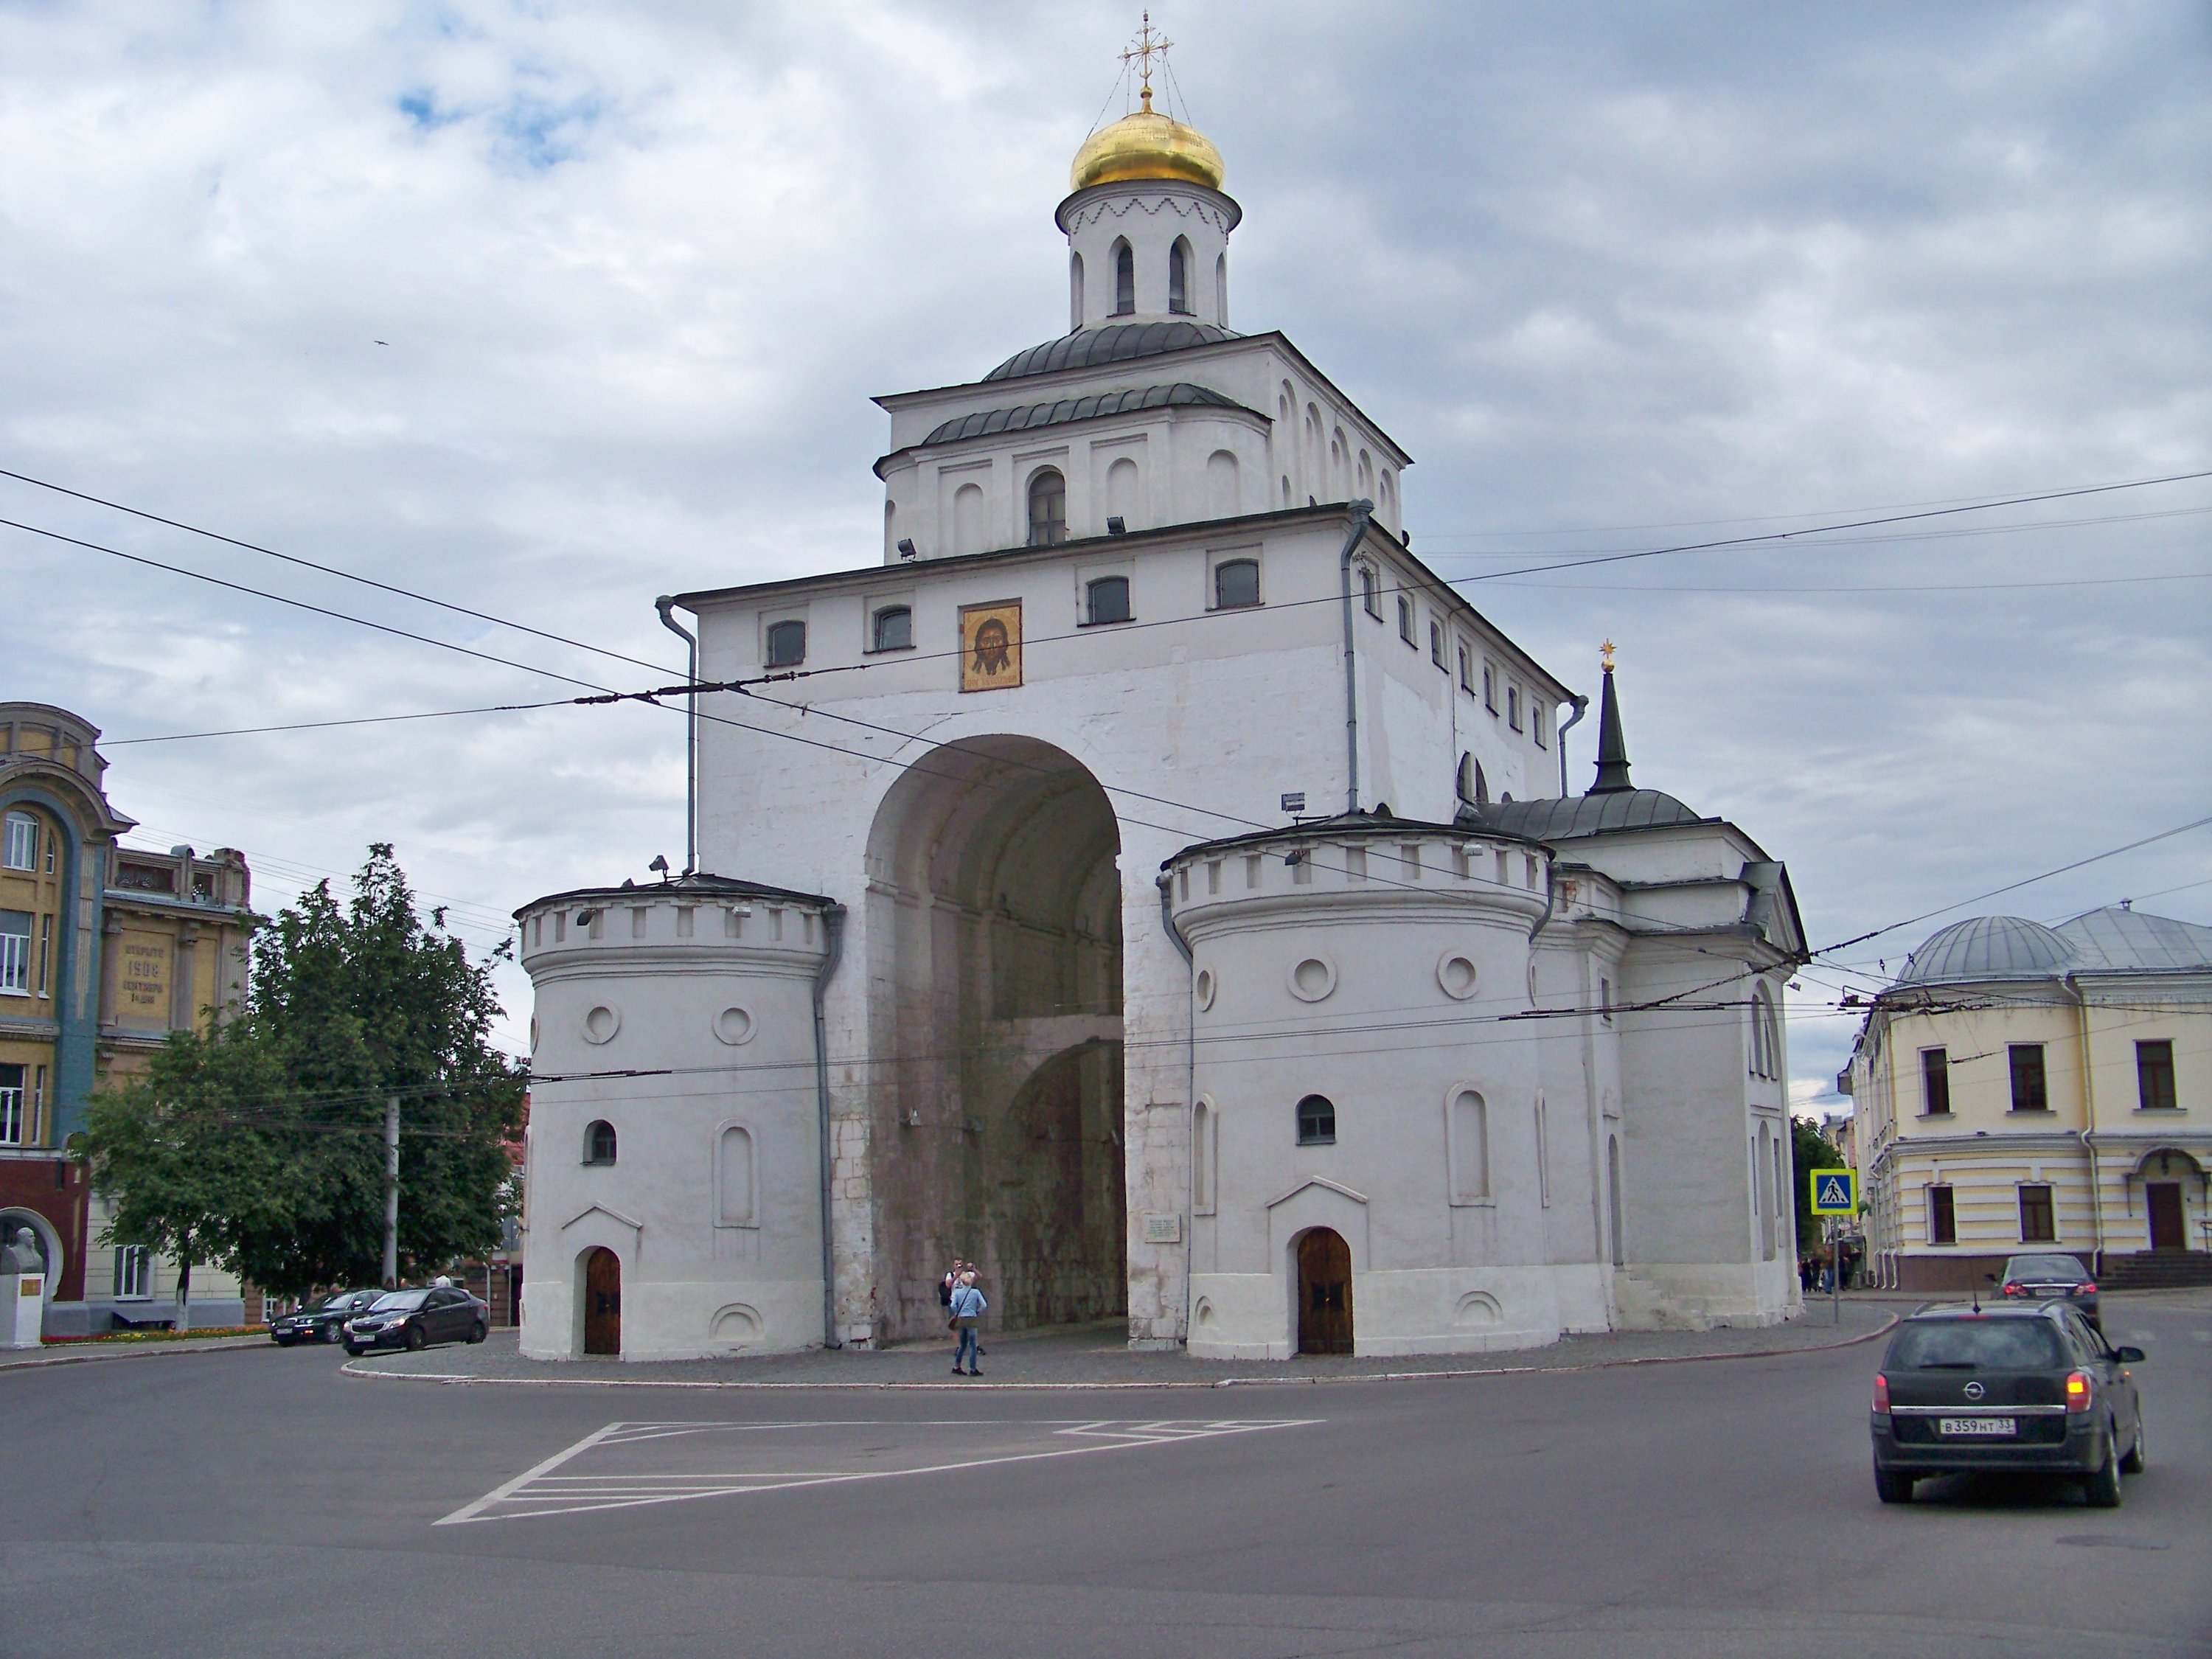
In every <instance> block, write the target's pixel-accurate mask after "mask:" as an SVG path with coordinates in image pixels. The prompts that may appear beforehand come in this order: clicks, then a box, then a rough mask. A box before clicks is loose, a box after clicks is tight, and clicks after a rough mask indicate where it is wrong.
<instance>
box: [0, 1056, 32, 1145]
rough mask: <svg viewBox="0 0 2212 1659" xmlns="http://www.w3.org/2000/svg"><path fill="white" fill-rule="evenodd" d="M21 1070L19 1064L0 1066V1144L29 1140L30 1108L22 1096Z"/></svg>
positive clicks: (18, 1143)
mask: <svg viewBox="0 0 2212 1659" xmlns="http://www.w3.org/2000/svg"><path fill="white" fill-rule="evenodd" d="M23 1071H24V1068H23V1067H22V1066H0V1146H26V1145H27V1144H28V1142H29V1139H30V1136H29V1130H30V1127H31V1124H30V1110H29V1107H28V1104H27V1102H26V1101H25V1100H24V1098H23Z"/></svg>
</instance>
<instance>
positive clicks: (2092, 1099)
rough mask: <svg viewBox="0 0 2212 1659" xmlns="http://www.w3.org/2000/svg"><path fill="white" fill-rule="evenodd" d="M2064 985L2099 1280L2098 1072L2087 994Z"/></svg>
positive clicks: (2073, 983)
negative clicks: (2076, 1031)
mask: <svg viewBox="0 0 2212 1659" xmlns="http://www.w3.org/2000/svg"><path fill="white" fill-rule="evenodd" d="M2066 988H2067V989H2068V990H2069V991H2071V992H2073V993H2074V1008H2075V1012H2076V1014H2077V1015H2078V1016H2079V1017H2080V1018H2079V1021H2078V1024H2079V1027H2080V1030H2081V1040H2080V1041H2079V1042H2076V1043H2075V1048H2079V1049H2080V1050H2081V1112H2082V1115H2083V1117H2084V1119H2085V1120H2086V1121H2087V1127H2085V1128H2084V1129H2082V1131H2081V1150H2082V1151H2083V1152H2086V1153H2087V1154H2088V1157H2089V1216H2090V1227H2091V1229H2092V1232H2091V1238H2092V1242H2093V1247H2094V1249H2095V1254H2094V1255H2092V1256H2091V1257H2090V1260H2091V1261H2092V1262H2093V1263H2094V1264H2095V1266H2096V1269H2097V1276H2098V1277H2099V1278H2100V1279H2101V1278H2103V1277H2104V1273H2105V1194H2104V1182H2103V1181H2102V1179H2101V1178H2100V1175H2099V1172H2098V1169H2097V1074H2096V1068H2095V1067H2093V1066H2091V1065H2090V1064H2089V995H2088V993H2087V992H2086V991H2084V990H2083V989H2082V988H2081V981H2079V980H2078V979H2076V978H2075V977H2074V975H2071V974H2069V975H2066Z"/></svg>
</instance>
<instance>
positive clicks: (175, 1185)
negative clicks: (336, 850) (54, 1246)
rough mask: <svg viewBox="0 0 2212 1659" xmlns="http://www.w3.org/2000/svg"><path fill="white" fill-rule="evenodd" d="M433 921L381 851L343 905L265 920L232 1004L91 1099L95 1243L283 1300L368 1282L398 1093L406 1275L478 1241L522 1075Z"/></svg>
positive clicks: (508, 1182)
mask: <svg viewBox="0 0 2212 1659" xmlns="http://www.w3.org/2000/svg"><path fill="white" fill-rule="evenodd" d="M444 922H445V918H444V914H443V913H442V912H441V911H433V912H432V913H431V915H430V921H429V925H428V926H425V924H424V922H423V921H422V917H421V916H420V915H418V914H417V913H416V908H415V900H414V896H413V894H412V893H411V892H410V890H408V886H407V882H406V877H405V875H404V872H402V871H401V870H400V868H399V866H398V862H397V860H395V859H394V858H393V856H392V848H391V847H390V846H389V845H388V844H384V843H377V844H374V845H372V846H371V847H370V848H369V856H368V862H367V863H366V864H364V865H363V866H362V869H361V871H360V872H359V873H358V874H357V875H356V876H355V878H354V880H353V890H352V893H351V895H350V896H349V899H348V900H347V901H346V902H343V903H341V902H340V901H339V900H338V899H337V897H335V896H333V895H332V894H331V890H330V884H328V883H327V882H325V883H319V884H317V885H316V886H314V887H313V888H311V889H310V890H307V892H305V893H303V894H301V896H300V899H299V902H297V903H296V904H295V905H293V906H292V907H290V908H288V909H286V910H284V911H283V912H281V913H280V914H278V915H276V917H274V918H273V919H271V920H270V921H268V923H267V924H266V925H265V926H264V928H263V929H262V931H261V932H260V933H258V936H257V939H256V942H255V948H254V962H253V972H252V988H251V990H250V992H249V994H248V997H247V1002H246V1008H245V1009H244V1011H243V1012H241V1013H240V1016H239V1017H238V1018H235V1019H233V1020H231V1021H229V1022H228V1023H226V1024H222V1025H221V1026H219V1027H218V1028H217V1029H216V1030H215V1031H213V1032H212V1033H210V1034H208V1035H204V1036H203V1035H198V1034H191V1033H179V1034H178V1035H176V1036H173V1037H172V1038H171V1039H170V1041H169V1042H168V1043H167V1046H166V1047H165V1048H163V1050H162V1051H161V1053H160V1054H157V1055H156V1056H155V1059H154V1062H153V1064H152V1065H151V1066H149V1069H148V1070H147V1072H146V1073H144V1075H143V1077H141V1078H139V1079H135V1080H132V1081H131V1082H128V1083H125V1084H124V1085H121V1086H119V1087H118V1088H115V1089H112V1090H111V1091H106V1092H105V1093H104V1094H102V1095H101V1096H99V1097H95V1099H94V1103H93V1105H92V1109H91V1111H90V1114H89V1115H88V1124H87V1132H86V1138H85V1142H84V1146H83V1149H82V1150H83V1156H84V1157H85V1159H86V1161H87V1163H88V1165H89V1166H90V1168H91V1170H92V1175H93V1180H94V1184H95V1186H97V1187H98V1188H100V1191H102V1192H103V1193H104V1194H109V1195H111V1196H112V1198H113V1200H114V1201H115V1203H116V1206H117V1207H116V1213H115V1217H114V1220H113V1223H112V1226H111V1228H110V1234H111V1237H112V1238H114V1239H116V1240H120V1241H127V1242H130V1243H145V1244H150V1245H154V1246H156V1247H157V1248H160V1249H162V1250H164V1251H169V1252H174V1253H175V1254H177V1255H179V1257H180V1259H184V1260H187V1261H208V1262H212V1263H214V1264H216V1265H217V1266H219V1267H225V1268H228V1269H229V1270H231V1271H234V1272H236V1273H242V1274H243V1275H245V1276H246V1278H248V1279H252V1281H253V1282H254V1283H255V1284H257V1285H262V1286H264V1288H266V1289H269V1290H272V1291H280V1292H287V1293H291V1292H297V1291H305V1290H308V1289H312V1288H313V1287H315V1286H318V1285H331V1284H340V1283H347V1284H368V1283H374V1281H375V1279H376V1277H377V1274H378V1273H379V1272H380V1257H381V1252H382V1248H383V1228H384V1209H383V1206H384V1199H383V1194H384V1156H385V1154H384V1141H383V1132H384V1121H385V1103H386V1100H387V1099H389V1098H391V1097H394V1096H397V1097H398V1099H399V1102H400V1143H399V1145H400V1166H399V1194H400V1197H399V1252H400V1257H401V1270H402V1272H403V1273H406V1274H408V1275H410V1276H416V1275H419V1274H421V1273H426V1272H431V1271H435V1269H436V1268H438V1267H442V1266H444V1265H445V1264H447V1263H448V1262H450V1261H454V1260H455V1259H457V1258H459V1257H463V1256H467V1255H480V1254H482V1253H483V1252H484V1251H487V1250H489V1249H491V1248H492V1247H493V1246H495V1244H496V1243H497V1242H498V1239H499V1232H500V1224H501V1219H502V1218H503V1216H504V1214H505V1212H506V1210H507V1206H508V1203H509V1194H510V1189H511V1186H512V1179H511V1178H512V1173H513V1170H512V1165H511V1164H510V1162H509V1160H508V1158H507V1151H506V1146H507V1143H508V1142H509V1141H511V1140H512V1139H514V1138H515V1137H516V1136H517V1135H518V1134H519V1133H520V1127H521V1123H522V1087H521V1081H520V1074H519V1073H518V1071H517V1069H516V1067H515V1066H514V1065H513V1063H512V1062H511V1061H510V1060H508V1059H507V1057H506V1056H505V1055H503V1054H501V1053H499V1052H498V1051H497V1050H496V1049H495V1048H493V1047H492V1045H491V1041H490V1028H491V1022H492V1021H493V1019H494V1018H496V1017H497V1015H498V1013H499V1012H500V1011H499V1004H498V1001H497V999H496V998H495V995H494V994H493V990H492V986H491V973H490V967H491V963H490V959H489V958H487V959H486V960H484V961H482V962H471V960H470V959H469V957H468V954H467V951H466V950H465V948H464V946H463V945H462V943H461V941H460V940H459V939H456V938H454V937H453V935H451V934H450V933H447V932H446V931H445V926H444ZM508 948H509V947H508V946H507V945H501V947H500V949H499V950H498V951H495V952H494V953H493V954H494V956H495V957H497V956H500V955H503V954H505V953H506V952H507V950H508Z"/></svg>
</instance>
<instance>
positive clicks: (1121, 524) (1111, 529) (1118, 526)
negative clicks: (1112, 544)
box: [1106, 514, 1129, 536]
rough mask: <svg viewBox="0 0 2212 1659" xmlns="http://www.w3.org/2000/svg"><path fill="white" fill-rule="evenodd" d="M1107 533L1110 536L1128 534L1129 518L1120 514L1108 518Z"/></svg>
mask: <svg viewBox="0 0 2212 1659" xmlns="http://www.w3.org/2000/svg"><path fill="white" fill-rule="evenodd" d="M1106 533H1107V534H1108V535H1109V536H1126V535H1127V534H1128V533H1129V521H1128V520H1127V519H1124V518H1122V517H1121V516H1120V515H1119V514H1116V515H1115V517H1113V518H1110V519H1109V520H1106Z"/></svg>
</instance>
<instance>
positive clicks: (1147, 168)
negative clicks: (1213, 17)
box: [1068, 11, 1225, 190]
mask: <svg viewBox="0 0 2212 1659" xmlns="http://www.w3.org/2000/svg"><path fill="white" fill-rule="evenodd" d="M1144 20H1145V21H1144V23H1143V26H1142V27H1139V29H1138V31H1137V33H1135V34H1134V35H1133V36H1132V37H1131V39H1130V42H1129V47H1128V50H1127V51H1126V52H1123V53H1122V54H1121V74H1122V81H1121V85H1122V86H1124V87H1126V86H1127V84H1128V81H1129V78H1130V77H1131V76H1134V77H1135V79H1136V81H1137V82H1138V99H1139V107H1138V108H1136V109H1134V110H1132V111H1130V112H1129V113H1128V114H1127V115H1124V116H1123V117H1122V118H1121V119H1120V120H1118V121H1116V122H1115V123H1114V124H1113V125H1110V126H1107V127H1103V128H1101V129H1100V130H1099V131H1097V132H1094V133H1092V134H1091V137H1089V138H1087V139H1085V141H1084V144H1083V148H1082V149H1079V150H1078V151H1076V152H1075V165H1074V166H1073V167H1070V168H1069V169H1068V185H1069V188H1070V189H1072V190H1088V189H1090V188H1091V185H1111V184H1121V183H1124V182H1127V181H1130V180H1139V181H1144V180H1152V179H1158V180H1169V179H1180V180H1182V181H1183V182H1184V183H1186V184H1193V185H1204V186H1205V187H1206V189H1208V190H1219V189H1220V188H1221V181H1222V179H1223V177H1224V176H1225V169H1224V168H1223V167H1222V164H1221V152H1220V151H1219V150H1218V149H1214V147H1213V144H1212V141H1211V140H1209V139H1208V138H1207V137H1206V135H1205V134H1204V133H1202V132H1200V131H1199V130H1198V129H1197V128H1196V127H1194V126H1191V125H1188V124H1186V123H1184V122H1182V121H1178V120H1176V119H1175V118H1173V117H1172V116H1170V115H1168V114H1167V113H1165V112H1164V111H1161V110H1156V109H1154V108H1153V107H1152V73H1153V71H1154V70H1158V71H1159V72H1160V73H1161V74H1163V75H1164V76H1166V78H1167V86H1168V90H1169V91H1170V93H1172V92H1173V91H1174V89H1175V74H1174V71H1173V70H1170V69H1169V67H1168V48H1169V47H1170V46H1173V45H1174V44H1175V42H1174V41H1172V40H1169V39H1168V38H1167V36H1165V35H1164V34H1162V33H1160V32H1159V31H1158V29H1156V28H1154V27H1152V13H1151V12H1149V11H1147V12H1146V13H1145V14H1144ZM1169 101H1170V105H1172V102H1173V100H1169Z"/></svg>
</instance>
